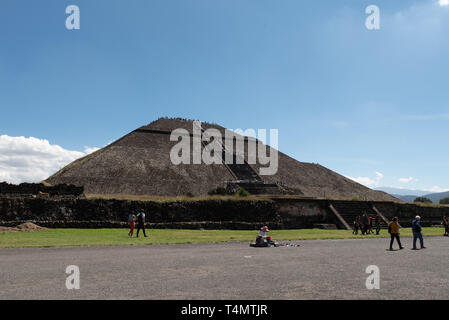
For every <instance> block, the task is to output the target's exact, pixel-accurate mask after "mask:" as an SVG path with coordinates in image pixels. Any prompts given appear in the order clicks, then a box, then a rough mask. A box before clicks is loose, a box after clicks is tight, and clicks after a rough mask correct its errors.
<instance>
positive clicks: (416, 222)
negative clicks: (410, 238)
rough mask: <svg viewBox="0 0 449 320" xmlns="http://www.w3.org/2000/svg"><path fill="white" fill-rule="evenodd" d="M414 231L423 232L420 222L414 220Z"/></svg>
mask: <svg viewBox="0 0 449 320" xmlns="http://www.w3.org/2000/svg"><path fill="white" fill-rule="evenodd" d="M412 230H413V231H414V232H421V226H420V225H419V222H418V220H413V222H412Z"/></svg>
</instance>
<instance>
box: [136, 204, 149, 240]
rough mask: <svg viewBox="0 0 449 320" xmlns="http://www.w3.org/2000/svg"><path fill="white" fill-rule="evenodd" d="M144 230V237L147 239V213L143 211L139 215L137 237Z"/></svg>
mask: <svg viewBox="0 0 449 320" xmlns="http://www.w3.org/2000/svg"><path fill="white" fill-rule="evenodd" d="M140 229H142V231H143V236H144V237H146V236H147V234H146V233H145V213H144V212H143V210H142V209H141V210H140V212H139V213H138V214H137V235H136V237H137V238H138V237H139V231H140Z"/></svg>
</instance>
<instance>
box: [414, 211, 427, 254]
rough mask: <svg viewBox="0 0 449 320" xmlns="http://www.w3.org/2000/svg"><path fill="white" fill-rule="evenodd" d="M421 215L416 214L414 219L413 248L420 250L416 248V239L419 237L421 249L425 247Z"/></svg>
mask: <svg viewBox="0 0 449 320" xmlns="http://www.w3.org/2000/svg"><path fill="white" fill-rule="evenodd" d="M420 221H421V217H420V216H416V217H415V220H413V221H412V231H413V248H412V250H418V249H417V248H416V240H418V239H419V244H420V245H421V249H425V248H426V247H424V239H423V237H422V232H421V230H422V228H421V223H420Z"/></svg>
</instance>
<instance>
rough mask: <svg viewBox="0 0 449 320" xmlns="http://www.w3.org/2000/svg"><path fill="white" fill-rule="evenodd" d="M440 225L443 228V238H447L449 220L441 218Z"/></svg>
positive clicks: (448, 234)
mask: <svg viewBox="0 0 449 320" xmlns="http://www.w3.org/2000/svg"><path fill="white" fill-rule="evenodd" d="M441 224H442V225H443V227H444V236H445V237H448V236H449V218H448V217H446V216H444V217H443V221H442V222H441Z"/></svg>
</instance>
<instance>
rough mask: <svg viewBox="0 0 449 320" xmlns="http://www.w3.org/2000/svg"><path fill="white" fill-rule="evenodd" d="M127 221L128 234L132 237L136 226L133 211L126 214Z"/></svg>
mask: <svg viewBox="0 0 449 320" xmlns="http://www.w3.org/2000/svg"><path fill="white" fill-rule="evenodd" d="M128 222H129V233H128V236H130V237H132V236H133V234H134V228H135V226H136V216H135V215H134V214H133V213H131V214H130V215H129V216H128Z"/></svg>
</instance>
